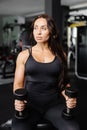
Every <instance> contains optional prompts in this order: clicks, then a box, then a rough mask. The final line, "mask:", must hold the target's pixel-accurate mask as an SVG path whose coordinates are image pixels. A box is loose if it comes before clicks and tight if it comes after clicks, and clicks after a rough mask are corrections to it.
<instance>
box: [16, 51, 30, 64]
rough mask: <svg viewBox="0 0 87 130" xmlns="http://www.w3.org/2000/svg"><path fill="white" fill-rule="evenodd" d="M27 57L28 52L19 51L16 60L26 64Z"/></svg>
mask: <svg viewBox="0 0 87 130" xmlns="http://www.w3.org/2000/svg"><path fill="white" fill-rule="evenodd" d="M28 57H29V50H28V49H26V50H23V51H21V52H20V53H19V54H18V56H17V60H18V61H21V62H26V60H27V58H28Z"/></svg>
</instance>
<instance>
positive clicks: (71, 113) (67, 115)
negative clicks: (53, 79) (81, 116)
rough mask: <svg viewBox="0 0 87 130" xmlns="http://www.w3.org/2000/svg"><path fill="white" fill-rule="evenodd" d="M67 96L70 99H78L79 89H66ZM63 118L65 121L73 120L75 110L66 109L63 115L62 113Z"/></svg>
mask: <svg viewBox="0 0 87 130" xmlns="http://www.w3.org/2000/svg"><path fill="white" fill-rule="evenodd" d="M65 94H66V95H67V96H68V97H69V98H76V97H77V94H78V91H77V89H74V88H71V87H67V88H66V89H65ZM62 115H63V117H64V118H65V119H72V118H73V117H74V108H68V107H66V108H65V109H64V110H63V113H62Z"/></svg>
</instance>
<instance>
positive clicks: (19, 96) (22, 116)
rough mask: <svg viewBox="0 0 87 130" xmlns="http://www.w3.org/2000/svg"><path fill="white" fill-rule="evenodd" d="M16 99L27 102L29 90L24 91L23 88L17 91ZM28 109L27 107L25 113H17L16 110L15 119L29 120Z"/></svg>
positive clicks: (15, 93)
mask: <svg viewBox="0 0 87 130" xmlns="http://www.w3.org/2000/svg"><path fill="white" fill-rule="evenodd" d="M14 98H15V99H17V100H20V101H24V100H26V101H27V90H26V89H23V88H20V89H17V90H15V92H14ZM26 108H27V107H25V109H24V110H23V111H16V110H15V117H16V118H17V119H25V118H27V109H26Z"/></svg>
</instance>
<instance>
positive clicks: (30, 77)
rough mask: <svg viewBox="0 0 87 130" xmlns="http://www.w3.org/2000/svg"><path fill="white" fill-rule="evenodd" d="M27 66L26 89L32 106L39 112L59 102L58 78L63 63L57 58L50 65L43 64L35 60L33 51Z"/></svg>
mask: <svg viewBox="0 0 87 130" xmlns="http://www.w3.org/2000/svg"><path fill="white" fill-rule="evenodd" d="M29 52H30V54H29V57H28V59H27V61H26V64H25V77H26V84H25V87H26V89H27V91H28V94H29V95H28V99H29V103H30V105H31V106H33V107H34V108H36V109H38V110H41V111H43V110H45V109H47V108H48V107H50V106H52V105H54V104H56V103H58V102H59V100H60V99H59V94H58V77H59V75H60V71H61V68H62V66H61V62H60V60H59V59H58V57H56V56H55V58H54V60H53V61H52V62H50V63H41V62H38V61H36V60H35V59H34V57H33V56H32V53H31V52H32V51H29Z"/></svg>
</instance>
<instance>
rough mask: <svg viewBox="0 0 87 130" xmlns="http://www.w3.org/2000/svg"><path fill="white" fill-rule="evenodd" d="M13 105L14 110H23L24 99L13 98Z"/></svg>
mask: <svg viewBox="0 0 87 130" xmlns="http://www.w3.org/2000/svg"><path fill="white" fill-rule="evenodd" d="M14 106H15V110H17V111H23V110H24V109H25V106H26V101H20V100H15V102H14Z"/></svg>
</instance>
